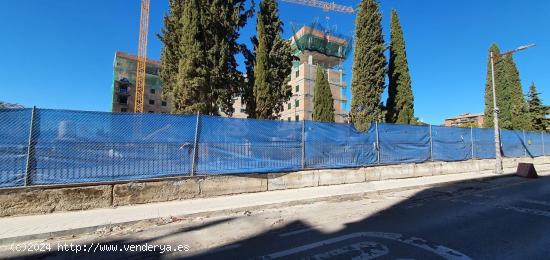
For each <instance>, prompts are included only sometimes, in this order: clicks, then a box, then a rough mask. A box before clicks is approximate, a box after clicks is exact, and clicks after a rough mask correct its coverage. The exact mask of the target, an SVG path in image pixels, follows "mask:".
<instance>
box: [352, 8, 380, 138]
mask: <svg viewBox="0 0 550 260" xmlns="http://www.w3.org/2000/svg"><path fill="white" fill-rule="evenodd" d="M381 22H382V15H381V13H380V10H379V5H378V2H377V1H376V0H363V1H361V3H360V4H359V8H358V11H357V18H356V20H355V28H356V29H355V47H354V48H355V52H354V57H353V67H352V73H353V76H352V81H351V91H352V102H351V111H350V114H351V120H352V122H353V123H354V125H355V127H356V128H357V129H358V130H359V131H366V130H368V128H369V126H370V123H371V122H373V121H377V120H379V119H380V116H381V111H380V99H381V94H382V92H383V91H384V87H385V86H384V84H385V75H386V57H385V56H384V50H385V46H384V37H383V35H382V24H381Z"/></svg>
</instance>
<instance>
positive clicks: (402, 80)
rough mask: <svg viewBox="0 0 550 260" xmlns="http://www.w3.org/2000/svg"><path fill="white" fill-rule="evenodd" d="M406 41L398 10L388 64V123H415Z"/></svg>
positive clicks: (392, 31) (393, 11) (392, 19)
mask: <svg viewBox="0 0 550 260" xmlns="http://www.w3.org/2000/svg"><path fill="white" fill-rule="evenodd" d="M405 49H406V48H405V39H404V38H403V30H402V28H401V23H400V22H399V16H398V15H397V11H396V10H392V13H391V44H390V60H389V63H388V78H389V84H388V100H387V102H386V122H390V123H400V124H411V123H412V122H413V121H414V97H413V92H412V86H411V76H410V73H409V64H408V62H407V52H406V50H405Z"/></svg>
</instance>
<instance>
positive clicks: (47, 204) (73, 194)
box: [0, 185, 112, 217]
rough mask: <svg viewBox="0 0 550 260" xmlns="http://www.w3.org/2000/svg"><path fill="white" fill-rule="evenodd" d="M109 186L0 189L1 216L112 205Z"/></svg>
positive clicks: (110, 187)
mask: <svg viewBox="0 0 550 260" xmlns="http://www.w3.org/2000/svg"><path fill="white" fill-rule="evenodd" d="M111 200H112V186H111V185H98V186H87V187H71V188H40V187H32V188H22V189H4V190H0V209H1V210H0V217H5V216H15V215H33V214H44V213H51V212H54V211H71V210H84V209H92V208H106V207H110V206H111Z"/></svg>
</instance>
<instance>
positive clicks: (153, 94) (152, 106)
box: [112, 51, 171, 113]
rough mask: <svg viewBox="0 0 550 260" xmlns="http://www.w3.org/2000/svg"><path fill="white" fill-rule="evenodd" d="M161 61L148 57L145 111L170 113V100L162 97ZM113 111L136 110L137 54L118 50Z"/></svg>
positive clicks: (115, 66)
mask: <svg viewBox="0 0 550 260" xmlns="http://www.w3.org/2000/svg"><path fill="white" fill-rule="evenodd" d="M159 69H160V63H159V62H158V61H155V60H151V59H147V67H146V75H145V99H144V110H143V111H144V112H145V113H169V112H170V109H171V104H170V100H164V99H163V98H162V86H161V83H160V78H159ZM113 71H114V72H113V105H112V112H134V101H135V97H136V89H135V84H136V71H137V56H135V55H131V54H127V53H124V52H119V51H117V52H116V54H115V60H114V62H113Z"/></svg>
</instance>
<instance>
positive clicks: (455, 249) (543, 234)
mask: <svg viewBox="0 0 550 260" xmlns="http://www.w3.org/2000/svg"><path fill="white" fill-rule="evenodd" d="M139 231H140V232H138V233H135V230H134V231H131V232H130V231H128V232H122V233H120V234H115V233H113V234H107V235H103V236H98V237H81V238H70V239H59V240H55V239H54V240H51V241H48V242H49V243H60V242H61V243H71V242H74V243H82V244H86V245H87V246H88V247H91V246H93V245H94V244H93V243H96V244H97V243H99V245H101V246H106V245H117V246H119V247H123V246H125V245H126V246H127V245H131V244H138V245H145V244H147V245H165V246H170V247H171V248H169V249H167V248H164V249H165V252H160V251H161V250H156V251H154V252H151V251H150V252H144V251H143V250H141V251H140V250H137V251H135V252H129V251H128V250H126V248H125V249H124V250H121V249H120V248H118V250H117V252H116V253H113V252H96V253H88V252H84V253H83V252H80V253H79V254H78V255H76V254H75V253H74V252H68V251H63V252H61V251H57V252H45V253H39V254H34V253H32V254H27V255H26V256H31V257H37V258H45V259H48V258H59V257H62V258H65V257H71V258H79V259H82V258H88V259H98V258H103V257H104V258H116V257H121V258H131V259H132V258H133V259H141V258H151V259H153V258H159V257H161V258H164V257H166V258H195V259H250V258H253V259H279V258H280V259H374V258H377V259H549V258H550V234H549V233H550V177H541V178H539V179H534V180H528V179H521V178H519V177H507V178H500V179H496V180H491V181H484V182H475V183H472V182H468V183H462V184H454V185H450V186H446V187H437V188H430V189H425V190H416V191H407V192H397V193H390V194H384V195H381V196H380V197H376V198H358V199H357V200H353V201H331V202H323V203H315V204H311V205H306V206H295V207H288V208H284V209H270V210H264V211H260V212H244V213H243V212H238V213H235V214H234V215H231V216H213V217H212V218H206V219H187V220H179V221H176V222H174V223H170V224H167V225H163V226H157V227H149V228H144V229H143V231H141V230H139ZM178 246H179V247H180V249H179V250H175V248H177V247H178ZM181 248H183V249H181ZM173 251H178V252H173Z"/></svg>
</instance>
